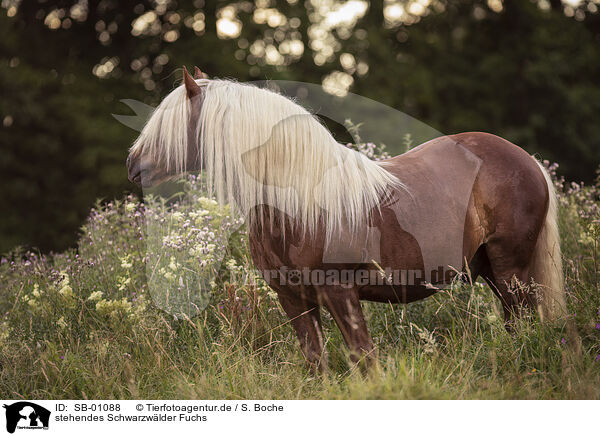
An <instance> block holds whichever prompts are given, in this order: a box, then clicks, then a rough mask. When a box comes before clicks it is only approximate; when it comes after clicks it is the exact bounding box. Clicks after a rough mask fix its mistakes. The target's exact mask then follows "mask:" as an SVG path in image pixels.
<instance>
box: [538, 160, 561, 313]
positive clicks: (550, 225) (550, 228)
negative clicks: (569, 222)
mask: <svg viewBox="0 0 600 436" xmlns="http://www.w3.org/2000/svg"><path fill="white" fill-rule="evenodd" d="M536 162H537V164H538V165H539V167H540V169H541V170H542V173H543V174H544V178H545V179H546V185H547V186H548V198H549V199H548V211H547V212H546V219H545V220H544V224H543V226H542V229H541V231H540V234H539V236H538V240H537V244H536V247H535V252H534V254H533V260H532V262H531V267H530V275H531V277H532V278H533V280H534V281H535V282H536V283H537V285H538V290H539V292H540V293H541V305H540V306H541V315H542V319H545V320H549V321H550V320H554V319H556V318H558V317H559V316H561V315H564V314H566V299H565V283H564V276H563V265H562V257H561V251H560V235H559V232H558V198H557V196H556V190H555V189H554V183H553V182H552V179H551V178H550V174H549V173H548V171H547V170H546V169H545V168H544V166H543V165H542V164H541V163H540V162H538V161H537V160H536Z"/></svg>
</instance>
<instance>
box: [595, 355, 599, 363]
mask: <svg viewBox="0 0 600 436" xmlns="http://www.w3.org/2000/svg"><path fill="white" fill-rule="evenodd" d="M599 360H600V354H598V355H597V356H596V358H595V359H594V361H596V362H598V361H599Z"/></svg>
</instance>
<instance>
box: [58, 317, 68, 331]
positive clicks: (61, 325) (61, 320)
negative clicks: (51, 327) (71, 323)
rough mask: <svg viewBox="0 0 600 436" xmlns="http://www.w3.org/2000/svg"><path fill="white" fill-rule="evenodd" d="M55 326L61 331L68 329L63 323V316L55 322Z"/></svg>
mask: <svg viewBox="0 0 600 436" xmlns="http://www.w3.org/2000/svg"><path fill="white" fill-rule="evenodd" d="M56 325H57V326H59V327H60V328H61V329H66V328H67V327H68V325H67V323H66V322H65V318H64V316H61V317H60V318H59V319H58V321H56Z"/></svg>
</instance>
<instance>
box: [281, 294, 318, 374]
mask: <svg viewBox="0 0 600 436" xmlns="http://www.w3.org/2000/svg"><path fill="white" fill-rule="evenodd" d="M278 296H279V302H280V303H281V306H282V307H283V310H284V311H285V313H286V314H287V316H288V317H289V318H290V321H291V323H292V326H294V329H295V330H296V335H297V336H298V340H299V341H300V348H301V349H302V353H303V354H304V357H305V358H306V360H307V362H308V365H309V367H310V368H311V370H314V371H319V370H320V371H325V370H326V368H327V356H326V354H325V353H324V342H323V332H322V330H321V313H320V308H319V306H318V305H317V304H316V303H313V302H310V301H308V300H306V299H304V298H301V297H295V296H290V295H287V293H286V294H284V293H279V294H278Z"/></svg>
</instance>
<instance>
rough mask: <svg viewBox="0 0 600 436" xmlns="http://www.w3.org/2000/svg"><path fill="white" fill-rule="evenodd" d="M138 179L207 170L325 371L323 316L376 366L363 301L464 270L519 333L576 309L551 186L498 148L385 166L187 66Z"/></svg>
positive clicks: (419, 153)
mask: <svg viewBox="0 0 600 436" xmlns="http://www.w3.org/2000/svg"><path fill="white" fill-rule="evenodd" d="M399 136H400V133H399ZM127 165H128V170H129V178H130V180H132V181H133V182H135V183H137V184H140V185H142V186H152V185H155V184H157V183H160V182H162V181H164V180H167V179H169V178H172V177H175V176H177V175H180V174H183V173H185V172H188V171H198V170H202V171H204V172H205V174H206V177H207V180H208V182H209V187H210V189H211V192H213V193H214V195H216V197H217V199H218V200H219V201H220V202H227V203H229V204H234V205H235V206H236V207H237V208H238V209H239V210H241V211H242V213H244V214H245V215H246V219H247V221H246V222H247V225H248V232H249V244H250V250H251V255H252V259H253V262H254V264H255V267H256V268H257V269H258V270H259V271H261V272H262V273H263V276H264V277H265V280H267V282H268V283H269V285H270V286H271V287H272V288H273V289H274V291H275V292H276V293H277V294H278V296H279V301H280V303H281V306H282V307H283V309H284V311H285V312H286V314H287V315H288V316H289V318H290V319H291V322H292V324H293V326H294V329H295V330H296V333H297V335H298V339H299V341H300V345H301V348H302V351H303V353H304V355H305V357H306V359H307V360H308V362H309V363H310V364H311V365H313V366H315V367H322V366H324V363H325V356H324V341H323V336H322V332H321V319H320V307H321V306H324V307H325V308H326V309H327V310H329V312H330V313H331V315H332V316H333V318H334V320H335V322H336V323H337V325H338V327H339V328H340V331H341V332H342V335H343V337H344V339H345V341H346V344H347V345H348V347H349V349H350V351H351V356H352V357H353V359H354V360H355V361H358V360H360V359H361V358H363V357H365V356H367V357H369V356H373V354H374V348H373V342H372V339H371V337H370V335H369V333H368V330H367V325H366V322H365V319H364V316H363V312H362V310H361V305H360V300H369V301H379V302H393V303H408V302H411V301H415V300H420V299H423V298H425V297H427V296H430V295H432V294H433V293H435V292H437V291H438V290H439V289H441V288H443V287H444V286H448V285H449V284H451V282H452V280H454V279H455V278H456V277H455V276H456V272H458V271H468V272H469V273H470V276H471V278H472V279H473V280H475V279H476V278H477V277H478V276H481V277H482V278H483V279H484V280H486V281H487V283H488V284H489V286H490V287H491V289H492V290H493V292H494V293H495V294H496V295H497V296H498V298H499V299H500V301H501V303H502V306H503V308H504V314H505V320H506V323H507V326H510V322H511V319H513V317H515V316H519V314H520V313H521V312H522V310H521V309H527V310H538V311H539V313H540V314H541V316H542V317H543V318H545V319H553V318H556V317H557V316H560V315H561V314H562V312H563V311H564V310H565V296H564V287H563V276H562V261H561V253H560V241H559V234H558V228H557V199H556V194H555V192H554V188H553V184H552V181H551V179H550V177H549V176H548V173H547V172H546V171H545V170H544V168H543V166H542V165H540V164H539V163H538V162H537V161H536V160H535V159H534V158H533V157H532V156H530V155H529V154H527V153H526V152H525V151H524V150H522V149H521V148H519V147H517V146H516V145H514V144H512V143H510V142H508V141H506V140H504V139H502V138H499V137H497V136H494V135H491V134H487V133H478V132H475V133H461V134H457V135H451V136H444V137H440V138H437V139H434V140H432V141H429V142H426V143H424V144H422V145H420V146H418V147H416V148H415V149H413V150H411V151H409V152H407V153H405V154H402V155H400V156H397V157H394V158H391V159H388V160H385V161H380V162H375V161H371V160H369V159H367V158H366V157H365V156H364V155H362V154H359V153H357V152H354V151H352V150H350V149H349V148H347V147H344V146H343V145H340V144H338V143H337V142H336V141H335V140H334V139H333V137H332V136H331V134H330V133H329V132H328V131H327V130H326V129H325V128H324V127H323V126H322V125H321V124H319V122H318V121H317V120H316V118H315V117H313V116H312V115H311V114H310V113H308V112H307V111H306V110H305V109H304V108H302V107H301V106H299V105H297V104H295V103H294V102H292V101H291V100H289V99H287V98H285V97H283V96H281V95H279V94H277V93H274V92H272V91H269V90H266V89H260V88H257V87H254V86H250V85H245V84H240V83H236V82H233V81H226V80H208V79H204V78H202V73H201V72H200V70H199V69H198V68H197V67H196V75H195V78H192V77H191V76H190V75H189V74H188V72H187V70H185V68H184V76H183V84H182V85H181V86H179V87H178V88H176V89H175V90H173V91H172V92H171V93H170V94H169V95H168V96H167V97H166V98H165V99H164V100H163V102H162V103H161V104H160V105H159V106H158V108H157V109H156V110H155V111H154V113H153V115H152V116H151V118H150V119H149V120H148V122H147V124H146V126H145V127H144V129H143V131H142V133H141V134H140V137H139V138H138V139H137V141H136V142H135V144H134V145H133V147H132V148H131V151H130V155H129V157H128V159H127ZM440 268H441V269H440ZM444 268H448V269H447V270H444ZM290 271H292V272H294V275H290V274H287V273H288V272H290ZM438 272H439V274H438ZM452 272H454V274H453V273H452ZM373 273H375V274H373ZM393 275H395V278H396V279H398V278H399V280H394V279H393V278H392V276H393ZM344 277H345V278H344ZM349 277H350V278H349ZM365 278H366V280H365ZM527 310H526V311H527Z"/></svg>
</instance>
